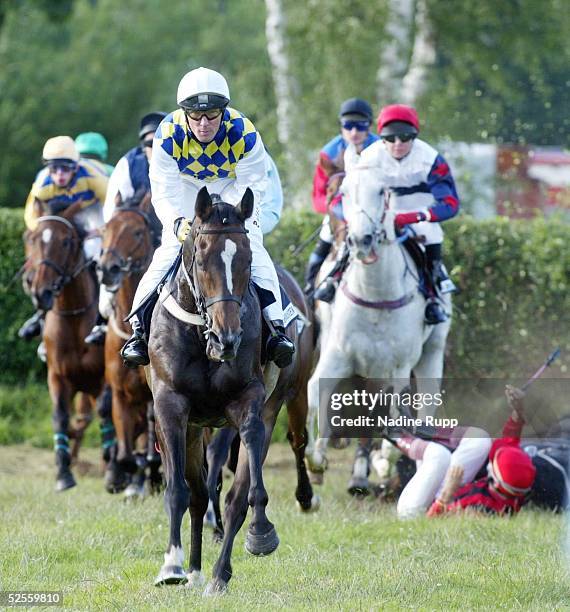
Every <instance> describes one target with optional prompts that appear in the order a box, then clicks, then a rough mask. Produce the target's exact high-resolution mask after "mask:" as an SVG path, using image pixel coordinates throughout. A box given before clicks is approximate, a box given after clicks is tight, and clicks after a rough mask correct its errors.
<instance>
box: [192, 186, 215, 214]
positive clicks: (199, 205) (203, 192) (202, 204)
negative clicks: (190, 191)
mask: <svg viewBox="0 0 570 612" xmlns="http://www.w3.org/2000/svg"><path fill="white" fill-rule="evenodd" d="M194 212H195V213H196V216H197V217H198V219H200V221H202V222H204V221H207V220H208V217H209V216H210V215H211V214H212V198H211V197H210V194H209V193H208V188H207V187H202V189H200V191H199V192H198V196H197V197H196V206H195V207H194Z"/></svg>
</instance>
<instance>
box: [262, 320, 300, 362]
mask: <svg viewBox="0 0 570 612" xmlns="http://www.w3.org/2000/svg"><path fill="white" fill-rule="evenodd" d="M271 328H273V329H271ZM269 329H270V330H271V335H270V336H269V338H268V339H267V345H266V347H265V350H266V352H267V359H268V360H269V361H273V363H274V364H275V365H276V366H277V367H278V368H286V367H287V366H288V365H290V364H291V362H292V361H293V355H294V354H295V344H294V343H293V342H292V341H291V339H290V338H288V337H287V336H286V335H285V328H284V327H283V321H271V322H270V323H269Z"/></svg>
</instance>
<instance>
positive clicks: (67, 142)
mask: <svg viewBox="0 0 570 612" xmlns="http://www.w3.org/2000/svg"><path fill="white" fill-rule="evenodd" d="M42 157H43V160H44V163H45V164H48V163H50V162H56V161H67V162H73V163H77V162H78V161H79V151H78V150H77V147H76V146H75V142H73V138H71V137H70V136H55V137H54V138H50V139H48V140H47V141H46V143H45V145H44V150H43V152H42Z"/></svg>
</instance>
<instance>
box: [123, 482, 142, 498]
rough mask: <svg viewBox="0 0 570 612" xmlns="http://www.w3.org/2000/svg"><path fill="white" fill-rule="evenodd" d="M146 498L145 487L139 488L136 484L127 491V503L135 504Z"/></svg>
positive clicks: (131, 485)
mask: <svg viewBox="0 0 570 612" xmlns="http://www.w3.org/2000/svg"><path fill="white" fill-rule="evenodd" d="M143 498H144V487H139V486H138V485H135V484H130V485H129V486H128V487H127V488H126V489H125V501H126V502H134V501H138V500H142V499H143Z"/></svg>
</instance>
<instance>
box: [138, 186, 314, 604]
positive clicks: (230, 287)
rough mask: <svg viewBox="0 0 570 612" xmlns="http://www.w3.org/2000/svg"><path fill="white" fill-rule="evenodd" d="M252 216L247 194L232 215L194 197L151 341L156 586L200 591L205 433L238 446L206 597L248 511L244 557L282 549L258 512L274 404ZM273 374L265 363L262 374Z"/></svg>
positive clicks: (222, 572) (220, 578)
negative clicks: (187, 541)
mask: <svg viewBox="0 0 570 612" xmlns="http://www.w3.org/2000/svg"><path fill="white" fill-rule="evenodd" d="M253 207H254V202H253V194H252V192H251V190H249V189H247V190H246V192H245V194H244V196H243V198H242V200H241V202H240V203H239V204H238V205H237V206H232V205H230V204H226V203H224V202H221V201H216V203H215V204H214V203H213V202H212V197H211V196H210V194H209V193H208V191H207V189H206V188H205V187H204V188H202V189H201V190H200V191H199V193H198V196H197V199H196V205H195V214H196V217H195V219H194V223H193V227H192V231H191V233H190V234H189V236H188V237H187V238H186V241H185V243H184V245H183V248H182V261H181V263H180V267H179V269H178V271H177V273H176V275H175V276H174V279H173V280H172V282H171V283H170V284H168V285H167V286H166V287H165V288H164V289H163V292H162V297H161V299H160V301H159V306H158V307H157V308H155V311H154V313H153V318H152V328H151V333H150V341H149V355H150V366H149V376H150V379H151V383H152V391H153V396H154V401H155V413H156V419H157V434H158V437H159V440H160V445H161V449H162V459H163V464H164V468H165V472H166V483H167V485H166V494H165V497H166V499H165V505H166V509H167V514H168V517H169V521H170V539H169V543H168V548H167V551H166V554H165V556H164V565H163V566H162V567H161V570H160V573H159V575H158V577H157V579H156V584H172V583H181V582H187V581H188V580H189V581H190V582H191V583H192V584H196V585H199V584H201V583H202V581H203V575H202V572H201V565H202V530H203V518H204V513H205V512H206V509H207V507H208V490H207V487H206V481H205V476H206V474H205V472H206V470H205V467H204V441H203V429H204V427H207V426H213V427H222V426H225V425H228V424H229V425H232V426H233V427H235V428H236V429H237V430H238V432H239V435H240V438H241V448H240V452H239V458H238V465H237V469H236V476H235V479H234V482H233V484H232V487H231V489H230V490H229V492H228V495H227V497H226V507H225V517H224V518H225V527H226V529H225V533H224V539H223V542H222V547H221V552H220V556H219V558H218V561H217V563H216V564H215V567H214V571H213V578H212V580H211V582H210V583H209V584H208V587H207V588H206V592H205V593H206V594H215V593H220V592H223V591H224V590H225V589H226V588H227V584H228V581H229V580H230V578H231V576H232V567H231V561H230V560H231V553H232V548H233V544H234V539H235V536H236V534H237V532H238V530H239V529H240V527H241V525H242V524H243V522H244V520H245V518H246V515H247V509H248V508H247V507H248V503H249V505H250V506H251V507H252V510H253V516H252V521H251V523H250V526H249V529H248V532H247V535H246V549H247V550H248V552H250V553H251V554H254V555H267V554H270V553H271V552H273V551H274V550H275V549H276V548H277V546H278V545H279V539H278V537H277V533H276V531H275V527H274V526H273V524H272V523H271V522H270V521H269V519H268V518H267V516H266V512H265V508H266V506H267V501H268V496H267V491H266V489H265V486H264V483H263V476H262V464H263V461H264V459H265V456H266V454H267V450H268V446H269V442H270V438H271V433H272V431H273V427H274V425H275V420H276V417H277V409H278V408H279V407H280V405H281V401H279V402H276V403H275V404H273V405H272V403H271V402H268V403H266V402H265V396H266V388H265V384H264V378H263V372H262V368H261V360H262V345H263V343H262V323H261V307H260V303H259V298H258V296H257V293H256V291H255V289H254V288H253V285H252V284H250V268H251V249H250V246H249V240H248V238H247V230H246V229H245V221H246V219H248V218H249V217H250V216H251V215H252V213H253ZM297 297H300V290H299V293H298V295H297ZM172 312H174V313H177V316H174V315H173V314H171V313H172ZM181 318H183V319H185V321H184V322H183V321H182V320H181ZM288 334H290V336H291V337H292V338H293V339H294V340H296V341H297V343H298V338H297V327H296V326H295V325H290V326H289V327H288ZM299 354H300V351H297V353H296V355H295V358H297V357H298V355H299ZM274 367H275V366H274V364H270V368H269V369H271V368H274ZM296 367H297V366H296V364H295V363H292V364H291V365H290V366H288V367H287V368H285V369H284V370H282V371H281V372H279V371H278V370H277V376H276V377H274V378H273V383H272V385H275V384H276V385H277V387H278V388H282V392H283V389H285V388H286V387H287V385H288V384H289V382H288V381H289V380H290V379H288V378H287V377H288V376H290V375H292V373H293V372H294V370H295V368H296ZM270 393H271V392H270ZM299 420H303V417H302V418H301V419H299ZM294 430H295V431H294V432H293V436H294V438H295V439H294V442H293V444H294V447H295V448H296V449H298V451H299V454H300V456H301V457H302V454H303V452H304V445H305V430H304V421H303V422H302V423H296V424H295V426H294ZM301 431H302V433H300V432H301ZM302 486H303V487H304V489H305V493H304V494H303V496H304V497H305V498H306V499H308V500H310V499H312V491H311V488H310V484H309V481H308V478H306V474H305V479H304V482H303V483H302ZM188 509H189V510H190V518H191V532H192V533H191V547H190V568H189V573H188V575H187V574H186V572H185V571H184V569H183V563H184V553H183V550H182V541H181V533H180V532H181V524H182V518H183V516H184V514H185V513H186V511H187V510H188Z"/></svg>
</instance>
